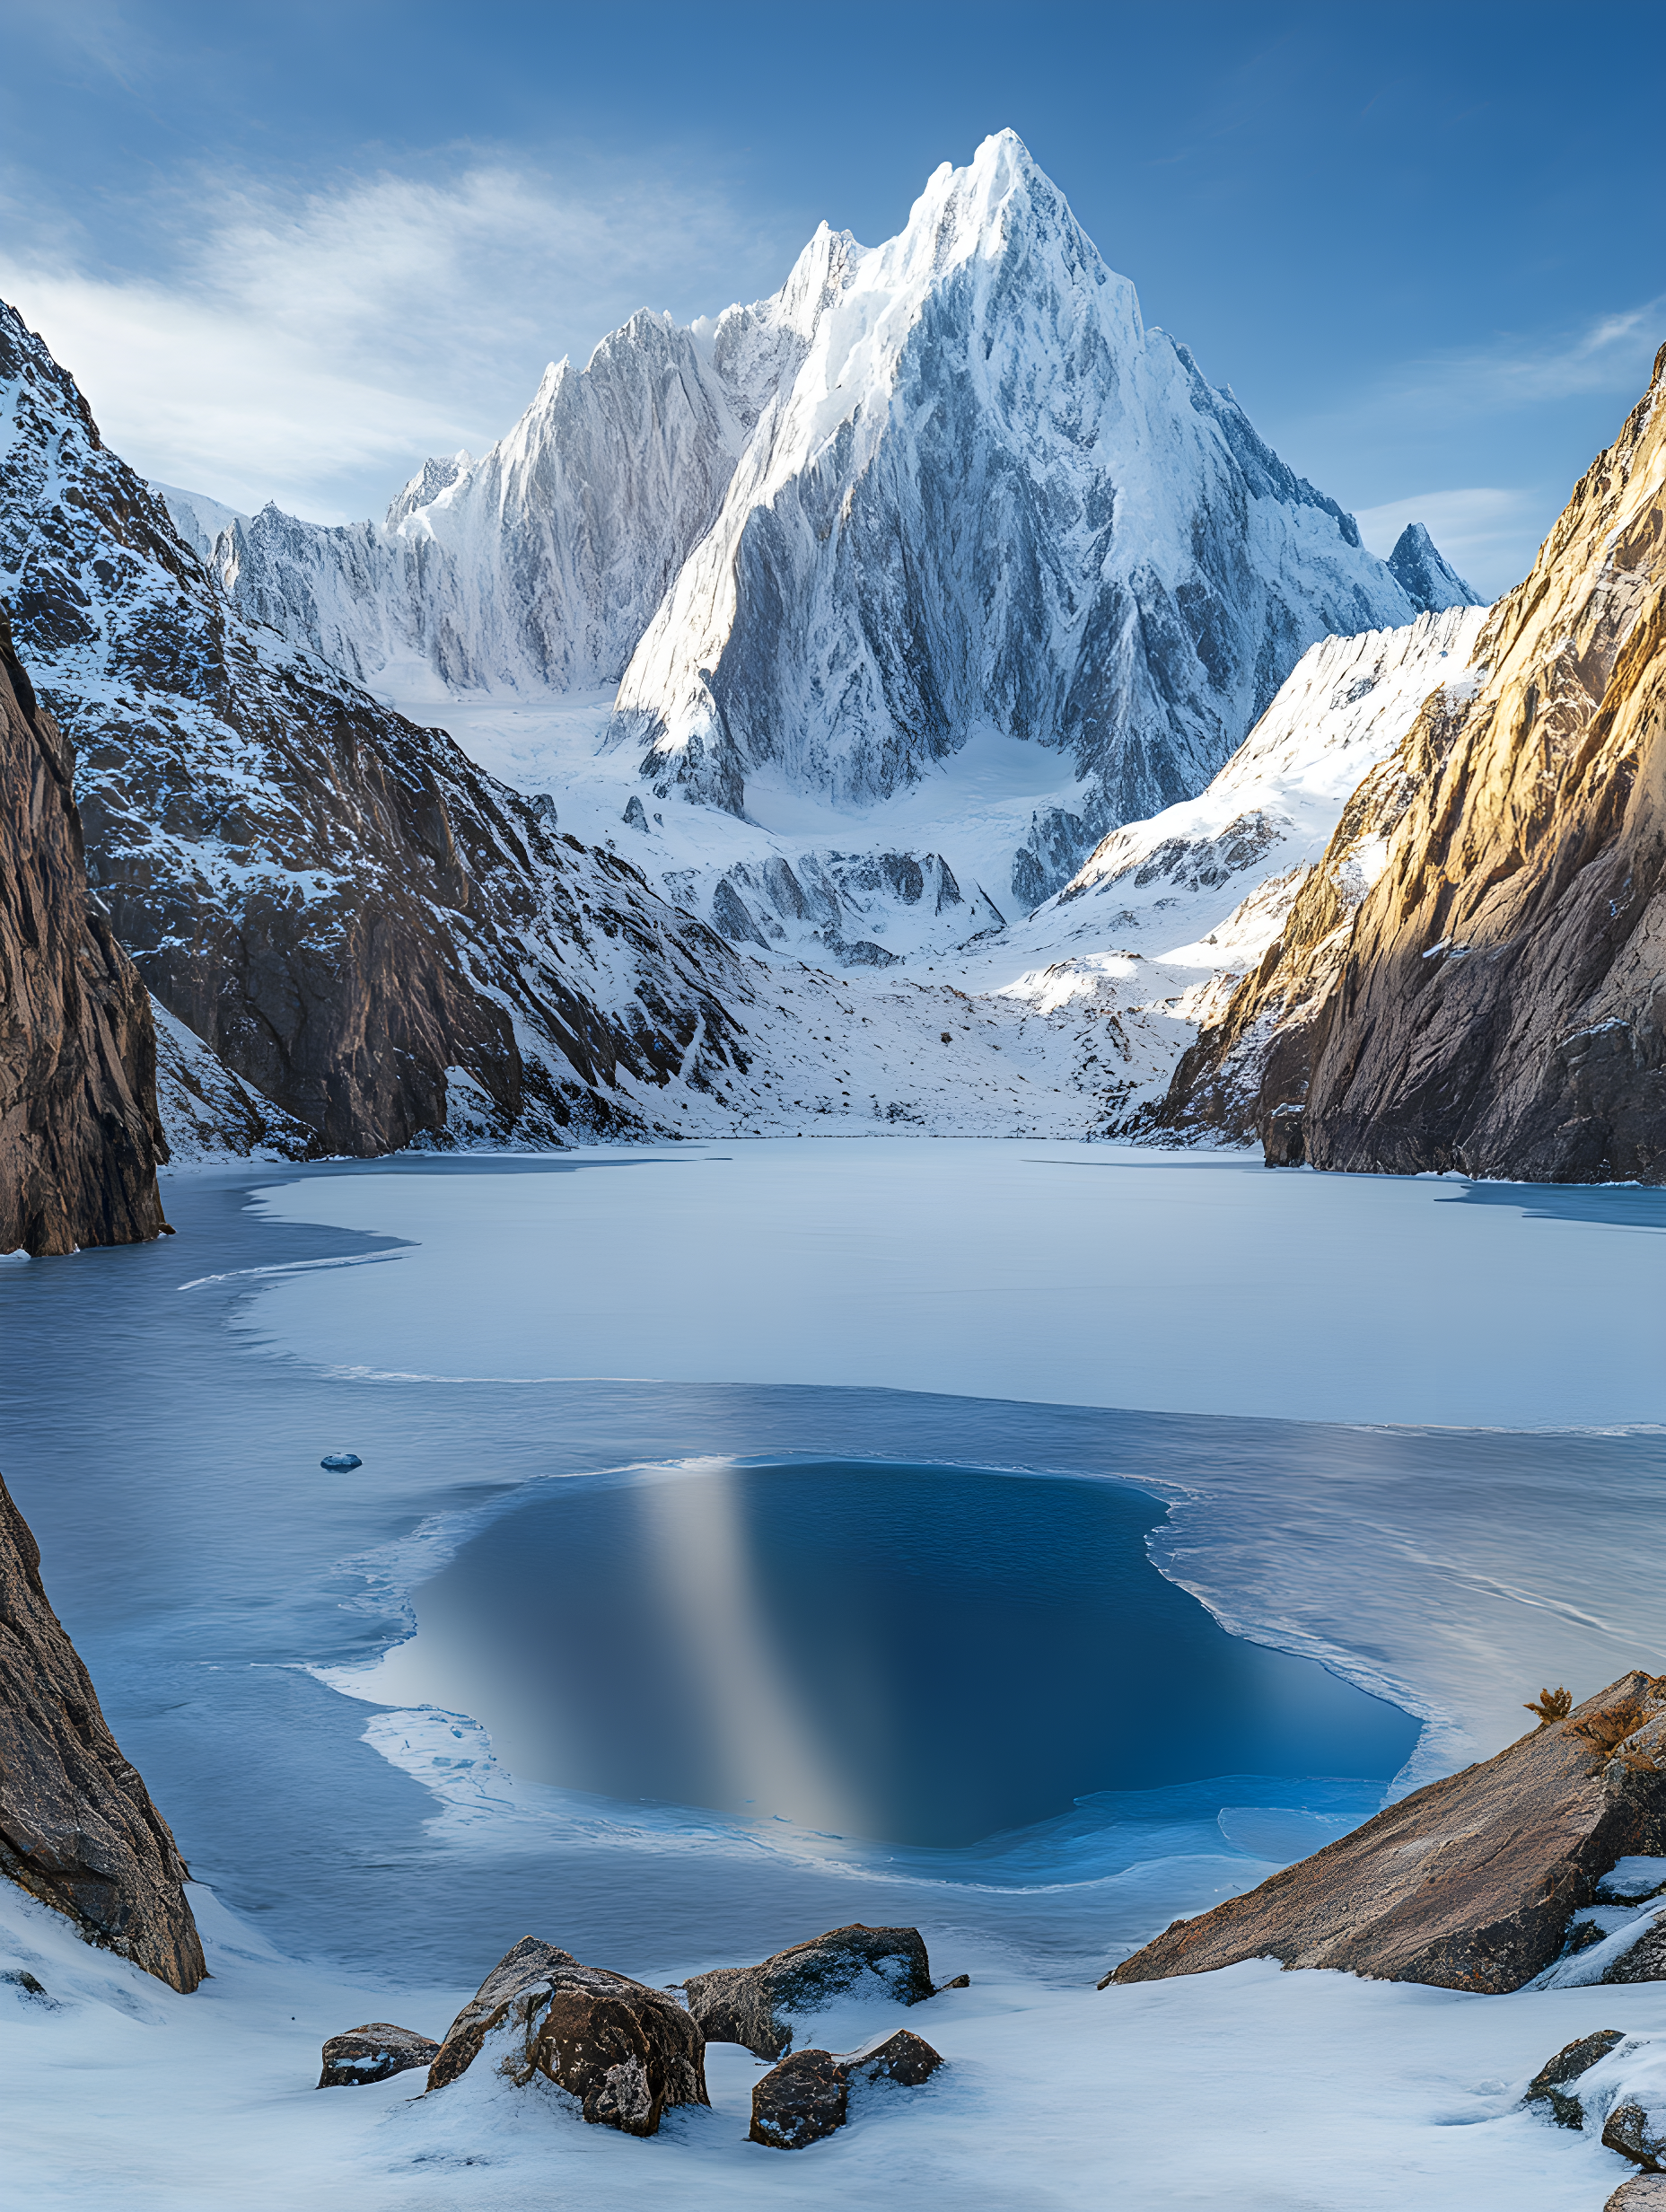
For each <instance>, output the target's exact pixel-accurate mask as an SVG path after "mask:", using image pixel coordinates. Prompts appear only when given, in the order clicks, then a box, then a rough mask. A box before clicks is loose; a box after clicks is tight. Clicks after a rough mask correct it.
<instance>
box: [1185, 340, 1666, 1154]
mask: <svg viewBox="0 0 1666 2212" xmlns="http://www.w3.org/2000/svg"><path fill="white" fill-rule="evenodd" d="M1663 369H1666V351H1663V352H1662V356H1661V357H1660V359H1658V360H1657V362H1656V364H1655V373H1654V377H1653V382H1651V385H1650V388H1649V391H1647V393H1645V395H1644V399H1642V401H1641V402H1640V403H1639V405H1638V406H1637V408H1635V410H1634V411H1633V413H1632V415H1631V416H1630V417H1629V418H1628V419H1627V423H1626V425H1625V426H1624V428H1623V430H1622V431H1621V433H1620V435H1619V437H1618V440H1617V441H1616V442H1615V443H1614V445H1613V446H1612V447H1610V448H1609V451H1608V452H1605V453H1603V454H1601V455H1600V457H1599V459H1598V460H1597V461H1596V462H1595V463H1594V464H1593V465H1592V467H1591V469H1590V470H1588V471H1587V473H1586V474H1585V476H1584V477H1583V478H1582V479H1581V481H1580V483H1579V484H1578V486H1577V487H1575V489H1574V496H1573V497H1572V499H1571V500H1570V501H1569V503H1568V505H1567V507H1566V509H1565V512H1564V513H1563V515H1562V517H1561V519H1560V521H1559V522H1557V524H1556V528H1555V530H1554V531H1552V532H1551V534H1550V536H1549V537H1548V539H1547V540H1546V541H1545V544H1544V546H1543V548H1542V549H1541V550H1540V552H1539V558H1538V560H1537V561H1536V562H1535V564H1534V566H1533V569H1532V573H1531V574H1530V575H1529V576H1528V578H1527V580H1526V581H1525V582H1524V583H1523V584H1521V585H1519V586H1518V587H1517V589H1516V590H1515V591H1514V592H1511V594H1510V595H1509V597H1508V598H1506V599H1504V600H1503V601H1500V603H1499V605H1498V606H1497V608H1496V609H1495V610H1494V612H1493V615H1492V617H1491V619H1489V621H1488V623H1487V626H1486V630H1485V631H1484V632H1483V634H1482V636H1481V638H1480V640H1479V642H1478V644H1477V647H1476V659H1477V663H1480V664H1482V665H1483V666H1484V667H1485V668H1486V671H1487V674H1486V680H1485V681H1483V682H1479V683H1477V685H1476V686H1475V687H1474V688H1473V690H1472V692H1471V694H1470V695H1469V696H1467V697H1466V696H1464V695H1463V692H1462V690H1461V689H1459V690H1456V691H1454V690H1452V689H1446V690H1443V691H1442V692H1441V693H1438V694H1436V695H1434V696H1433V697H1432V698H1430V700H1429V701H1428V702H1427V704H1426V706H1425V709H1424V711H1423V712H1422V714H1421V715H1419V716H1418V717H1417V719H1416V722H1415V723H1414V724H1413V726H1412V728H1411V730H1410V732H1409V733H1408V734H1407V738H1406V740H1405V742H1404V743H1403V744H1402V746H1401V748H1400V750H1399V753H1398V754H1397V755H1396V756H1395V757H1394V759H1391V760H1390V761H1388V762H1385V763H1384V764H1383V765H1382V766H1381V768H1378V769H1377V770H1376V771H1374V773H1373V775H1372V777H1368V778H1367V779H1366V781H1365V783H1364V784H1363V785H1362V786H1361V788H1360V790H1359V792H1358V793H1357V794H1355V799H1354V800H1353V801H1352V802H1351V803H1350V805H1349V808H1348V810H1347V812H1346V814H1345V816H1344V819H1343V822H1342V825H1341V827H1340V828H1339V829H1338V830H1337V838H1336V839H1335V840H1333V844H1332V847H1331V850H1330V852H1329V853H1328V855H1327V858H1326V861H1325V863H1324V864H1322V865H1321V866H1320V868H1319V869H1318V870H1316V871H1315V873H1314V875H1313V877H1312V879H1311V881H1310V882H1309V883H1308V884H1307V885H1306V886H1304V888H1303V891H1302V895H1301V896H1300V897H1299V898H1298V899H1297V900H1296V902H1295V904H1294V906H1293V908H1292V911H1291V915H1290V917H1289V921H1288V924H1287V926H1286V927H1285V933H1284V936H1283V939H1282V942H1281V944H1279V945H1278V946H1276V947H1275V948H1274V950H1273V951H1272V952H1269V953H1268V955H1267V958H1266V960H1264V961H1263V962H1262V964H1261V967H1260V969H1259V970H1258V971H1257V973H1256V974H1255V975H1253V976H1251V977H1249V978H1247V979H1246V980H1245V983H1244V984H1243V985H1242V986H1241V988H1240V991H1239V993H1238V994H1237V996H1235V997H1234V999H1233V1000H1232V1004H1231V1005H1230V1006H1229V1008H1228V1011H1227V1014H1226V1017H1225V1020H1224V1021H1223V1023H1221V1024H1220V1026H1219V1028H1218V1029H1217V1030H1216V1031H1214V1033H1212V1034H1210V1035H1207V1036H1206V1037H1204V1038H1202V1039H1200V1040H1199V1044H1198V1047H1197V1049H1196V1051H1195V1052H1193V1053H1192V1054H1189V1055H1188V1058H1187V1060H1186V1062H1185V1063H1183V1064H1182V1066H1181V1067H1180V1069H1179V1072H1178V1073H1177V1075H1176V1077H1175V1081H1174V1084H1173V1085H1172V1086H1171V1093H1170V1096H1169V1099H1168V1101H1167V1102H1166V1105H1165V1108H1164V1110H1163V1112H1164V1115H1165V1118H1166V1119H1167V1122H1168V1125H1169V1126H1171V1127H1177V1128H1186V1127H1187V1126H1188V1124H1189V1125H1192V1126H1196V1125H1197V1124H1199V1123H1209V1122H1211V1121H1213V1122H1214V1124H1215V1125H1216V1126H1219V1127H1221V1128H1223V1129H1225V1130H1226V1131H1227V1132H1228V1133H1229V1134H1232V1135H1240V1134H1244V1133H1246V1132H1247V1131H1248V1129H1249V1128H1252V1127H1253V1128H1256V1129H1258V1132H1259V1133H1260V1135H1261V1136H1262V1138H1263V1140H1264V1142H1265V1144H1266V1145H1267V1156H1268V1158H1269V1159H1272V1160H1275V1161H1285V1160H1293V1159H1300V1158H1302V1157H1303V1156H1305V1157H1306V1158H1308V1159H1310V1160H1311V1161H1312V1162H1313V1163H1314V1164H1315V1165H1317V1166H1320V1167H1326V1168H1347V1169H1358V1170H1377V1171H1382V1170H1386V1171H1389V1172H1399V1173H1417V1172H1424V1171H1426V1170H1431V1169H1436V1170H1440V1169H1446V1168H1452V1167H1456V1168H1459V1169H1461V1170H1463V1171H1464V1172H1468V1173H1471V1174H1477V1175H1504V1176H1513V1177H1521V1178H1526V1179H1529V1180H1543V1181H1610V1180H1621V1179H1627V1178H1641V1179H1644V1180H1647V1181H1658V1180H1660V1179H1661V1178H1662V1175H1666V605H1663V602H1662V586H1663V585H1666V408H1662V405H1661V400H1662V391H1663V390H1666V384H1663V382H1662V370H1663ZM1367 847H1369V848H1371V856H1372V868H1371V870H1370V881H1369V882H1366V883H1365V884H1364V886H1363V890H1362V891H1361V892H1360V894H1359V895H1358V897H1357V898H1356V899H1355V900H1353V902H1352V905H1351V907H1350V901H1349V899H1348V896H1347V891H1348V883H1347V880H1346V879H1347V870H1348V863H1349V860H1350V857H1351V856H1355V855H1356V854H1358V853H1359V852H1360V851H1361V850H1363V849H1364V848H1367Z"/></svg>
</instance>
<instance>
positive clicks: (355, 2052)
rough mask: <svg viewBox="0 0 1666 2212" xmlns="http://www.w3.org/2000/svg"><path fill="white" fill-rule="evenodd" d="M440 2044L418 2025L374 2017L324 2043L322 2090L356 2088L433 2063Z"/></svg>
mask: <svg viewBox="0 0 1666 2212" xmlns="http://www.w3.org/2000/svg"><path fill="white" fill-rule="evenodd" d="M439 2050H440V2046H439V2045H438V2044H437V2043H436V2042H435V2041H434V2038H433V2036H431V2035H419V2034H418V2033H417V2032H416V2029H415V2028H396V2027H395V2026H394V2024H393V2023H392V2022H391V2021H390V2020H372V2021H368V2022H366V2023H365V2024H364V2027H362V2028H348V2029H347V2030H346V2033H345V2034H342V2035H332V2036H331V2037H330V2039H329V2041H328V2042H327V2043H326V2044H325V2046H324V2051H323V2058H324V2070H323V2072H322V2073H321V2074H320V2076H319V2077H318V2085H319V2087H320V2089H355V2088H357V2087H358V2086H359V2085H361V2084H363V2083H364V2082H385V2081H386V2080H387V2078H388V2076H390V2074H408V2073H410V2072H411V2071H412V2069H413V2068H414V2067H419V2066H420V2067H427V2066H432V2065H433V2064H434V2059H435V2058H437V2057H438V2056H439Z"/></svg>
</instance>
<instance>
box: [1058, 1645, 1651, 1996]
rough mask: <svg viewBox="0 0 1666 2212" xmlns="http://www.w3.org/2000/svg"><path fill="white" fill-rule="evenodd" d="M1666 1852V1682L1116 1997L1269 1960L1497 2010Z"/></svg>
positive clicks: (1352, 1855)
mask: <svg viewBox="0 0 1666 2212" xmlns="http://www.w3.org/2000/svg"><path fill="white" fill-rule="evenodd" d="M1662 1850H1666V1676H1654V1677H1651V1676H1649V1675H1647V1674H1644V1673H1642V1672H1637V1673H1634V1674H1627V1675H1622V1676H1621V1678H1620V1679H1619V1681H1617V1682H1610V1683H1609V1687H1608V1688H1607V1689H1606V1690H1600V1691H1599V1692H1598V1694H1597V1695H1596V1696H1595V1697H1594V1698H1587V1699H1586V1700H1585V1702H1584V1703H1583V1705H1580V1706H1576V1707H1574V1708H1573V1710H1572V1712H1568V1711H1567V1709H1566V1707H1565V1705H1564V1706H1563V1707H1562V1711H1561V1713H1560V1714H1558V1716H1557V1717H1556V1718H1555V1719H1552V1720H1548V1721H1546V1722H1543V1723H1542V1724H1541V1725H1540V1726H1539V1727H1538V1728H1537V1729H1536V1730H1534V1731H1533V1732H1532V1733H1531V1734H1529V1735H1526V1736H1523V1737H1522V1738H1521V1740H1520V1741H1519V1742H1515V1743H1513V1744H1511V1745H1510V1747H1509V1748H1508V1750H1506V1751H1500V1752H1499V1753H1498V1755H1497V1756H1496V1758H1494V1759H1488V1760H1483V1761H1482V1762H1481V1763H1480V1764H1479V1765H1478V1766H1474V1767H1466V1768H1465V1769H1464V1770H1463V1772H1462V1773H1461V1774H1453V1775H1448V1776H1447V1777H1445V1778H1444V1779H1443V1780H1442V1781H1439V1782H1431V1783H1430V1784H1429V1785H1428V1786H1427V1787H1426V1788H1425V1789H1420V1790H1416V1791H1414V1792H1413V1793H1412V1795H1410V1796H1409V1797H1403V1798H1401V1800H1400V1801H1399V1804H1392V1805H1390V1806H1389V1807H1388V1808H1387V1809H1386V1810H1385V1811H1383V1812H1381V1813H1378V1814H1377V1816H1376V1818H1375V1819H1374V1820H1370V1821H1366V1822H1365V1824H1364V1825H1363V1827H1362V1828H1356V1829H1355V1830H1354V1832H1353V1834H1352V1835H1348V1836H1344V1837H1342V1838H1341V1839H1339V1840H1338V1841H1337V1842H1336V1843H1332V1844H1327V1845H1326V1847H1325V1848H1324V1849H1323V1850H1322V1851H1318V1852H1315V1853H1314V1855H1313V1856H1312V1857H1311V1858H1305V1859H1302V1860H1301V1861H1300V1862H1299V1863H1298V1864H1297V1865H1293V1866H1287V1867H1285V1869H1284V1871H1283V1872H1282V1873H1281V1874H1274V1875H1273V1876H1272V1877H1271V1879H1270V1880H1268V1881H1266V1882H1264V1883H1261V1885H1260V1887H1259V1888H1258V1889H1254V1890H1251V1891H1250V1892H1248V1893H1247V1894H1246V1895H1245V1896H1242V1897H1232V1898H1228V1899H1227V1900H1226V1902H1225V1903H1224V1904H1222V1905H1217V1906H1216V1907H1215V1908H1214V1910H1213V1911H1212V1912H1206V1913H1201V1914H1199V1916H1198V1917H1197V1918H1196V1919H1194V1920H1177V1921H1175V1922H1174V1923H1173V1924H1172V1925H1171V1927H1169V1928H1168V1929H1166V1930H1165V1932H1164V1933H1163V1934H1162V1935H1159V1936H1158V1937H1157V1938H1156V1940H1155V1941H1154V1942H1153V1943H1149V1944H1146V1945H1145V1947H1144V1950H1143V1951H1137V1952H1136V1953H1135V1954H1134V1956H1133V1957H1132V1958H1131V1959H1125V1960H1124V1962H1123V1963H1122V1964H1121V1965H1120V1966H1119V1967H1118V1968H1117V1970H1116V1971H1115V1973H1114V1974H1110V1975H1107V1976H1106V1981H1107V1982H1109V1981H1116V1982H1130V1981H1159V1980H1162V1979H1165V1978H1166V1977H1168V1976H1169V1975H1171V1974H1202V1973H1207V1972H1209V1971H1212V1970H1213V1969H1214V1968H1215V1967H1217V1966H1232V1965H1235V1964H1236V1963H1237V1962H1239V1961H1240V1960H1242V1959H1269V1958H1270V1959H1280V1960H1282V1961H1283V1962H1284V1963H1285V1965H1286V1966H1322V1967H1332V1968H1336V1969H1338V1970H1340V1971H1343V1972H1345V1973H1353V1974H1364V1975H1368V1976H1371V1977H1372V1978H1373V1979H1380V1980H1384V1981H1421V1982H1431V1983H1434V1985H1435V1986H1436V1987H1438V1988H1446V1989H1471V1990H1474V1991H1476V1992H1477V1993H1478V1994H1480V1995H1483V1996H1495V1995H1497V1994H1499V1993H1501V1992H1503V1991H1505V1990H1509V1989H1519V1988H1521V1985H1522V1983H1523V1982H1525V1981H1530V1980H1531V1979H1532V1978H1533V1976H1534V1975H1535V1974H1537V1973H1539V1972H1540V1971H1542V1969H1544V1968H1545V1967H1547V1966H1548V1965H1549V1964H1550V1963H1551V1962H1552V1961H1553V1960H1554V1959H1555V1958H1556V1953H1557V1952H1558V1951H1559V1950H1560V1948H1561V1945H1562V1942H1563V1938H1564V1936H1565V1935H1566V1933H1567V1929H1568V1925H1569V1923H1570V1921H1571V1920H1572V1918H1573V1916H1574V1913H1575V1912H1576V1911H1577V1910H1578V1909H1580V1908H1581V1907H1582V1906H1586V1905H1589V1904H1591V1902H1592V1901H1593V1900H1594V1899H1595V1898H1596V1895H1597V1892H1598V1886H1599V1884H1600V1882H1601V1880H1602V1877H1603V1876H1604V1875H1605V1874H1608V1873H1609V1870H1610V1869H1611V1868H1612V1867H1613V1865H1614V1864H1615V1862H1616V1860H1617V1859H1620V1858H1623V1857H1627V1856H1630V1855H1632V1854H1634V1853H1635V1854H1640V1855H1644V1856H1658V1855H1660V1853H1661V1852H1662ZM1104 1986H1105V1984H1104V1983H1101V1984H1100V1987H1101V1988H1103V1987H1104Z"/></svg>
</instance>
